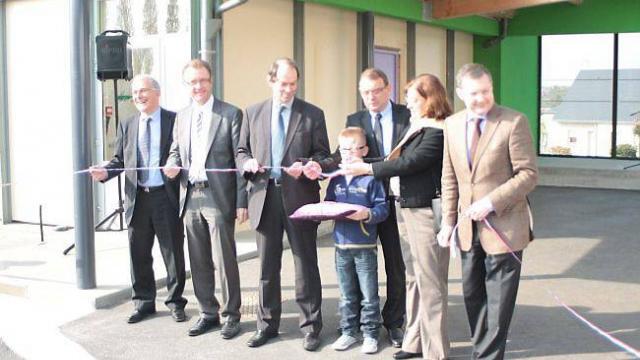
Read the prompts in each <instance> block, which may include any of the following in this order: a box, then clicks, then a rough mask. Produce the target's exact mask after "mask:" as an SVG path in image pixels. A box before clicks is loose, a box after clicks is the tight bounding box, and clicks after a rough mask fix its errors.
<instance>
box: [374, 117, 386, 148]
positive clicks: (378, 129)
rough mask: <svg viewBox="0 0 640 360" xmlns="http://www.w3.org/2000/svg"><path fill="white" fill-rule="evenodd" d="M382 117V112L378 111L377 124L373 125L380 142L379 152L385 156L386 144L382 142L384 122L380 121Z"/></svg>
mask: <svg viewBox="0 0 640 360" xmlns="http://www.w3.org/2000/svg"><path fill="white" fill-rule="evenodd" d="M381 119H382V114H381V113H377V114H376V122H375V125H374V126H373V134H374V136H375V138H376V143H377V144H378V153H379V154H380V156H384V155H385V154H384V145H383V143H382V123H381V122H380V120H381Z"/></svg>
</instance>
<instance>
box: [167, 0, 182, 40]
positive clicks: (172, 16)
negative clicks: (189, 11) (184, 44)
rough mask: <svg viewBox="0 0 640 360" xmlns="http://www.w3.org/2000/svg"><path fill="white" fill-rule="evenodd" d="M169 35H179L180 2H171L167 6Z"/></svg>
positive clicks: (171, 0) (176, 0)
mask: <svg viewBox="0 0 640 360" xmlns="http://www.w3.org/2000/svg"><path fill="white" fill-rule="evenodd" d="M165 27H166V30H167V34H171V33H177V32H178V31H179V30H180V17H179V15H178V0H169V4H168V5H167V22H166V24H165Z"/></svg>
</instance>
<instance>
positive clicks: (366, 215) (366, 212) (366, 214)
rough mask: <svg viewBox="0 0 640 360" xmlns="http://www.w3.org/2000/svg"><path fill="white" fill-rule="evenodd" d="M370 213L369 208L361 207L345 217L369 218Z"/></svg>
mask: <svg viewBox="0 0 640 360" xmlns="http://www.w3.org/2000/svg"><path fill="white" fill-rule="evenodd" d="M370 216H371V215H370V214H369V209H362V210H358V211H356V212H354V213H353V214H351V215H349V216H347V219H351V220H355V221H362V220H367V219H369V217H370Z"/></svg>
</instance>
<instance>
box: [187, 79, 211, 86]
mask: <svg viewBox="0 0 640 360" xmlns="http://www.w3.org/2000/svg"><path fill="white" fill-rule="evenodd" d="M210 82H211V79H193V80H191V81H185V82H184V83H185V84H187V85H189V86H196V85H198V84H200V85H207V84H209V83H210Z"/></svg>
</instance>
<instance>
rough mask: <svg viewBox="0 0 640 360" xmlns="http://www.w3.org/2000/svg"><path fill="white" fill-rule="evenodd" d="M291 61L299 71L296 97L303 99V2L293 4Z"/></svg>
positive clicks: (295, 0) (295, 1)
mask: <svg viewBox="0 0 640 360" xmlns="http://www.w3.org/2000/svg"><path fill="white" fill-rule="evenodd" d="M293 60H295V62H296V64H297V65H298V70H300V79H299V80H298V91H297V95H298V97H299V98H301V99H304V2H302V1H297V0H294V2H293Z"/></svg>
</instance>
